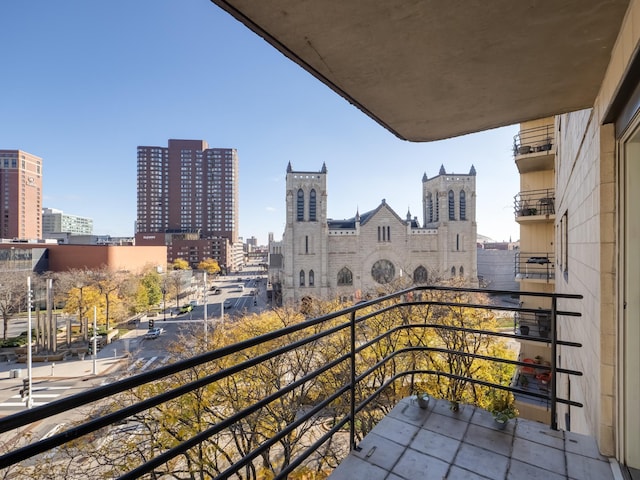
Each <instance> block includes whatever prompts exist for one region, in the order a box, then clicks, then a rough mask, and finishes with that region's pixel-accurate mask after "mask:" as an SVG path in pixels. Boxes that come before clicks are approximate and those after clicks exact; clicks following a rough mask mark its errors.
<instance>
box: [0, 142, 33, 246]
mask: <svg viewBox="0 0 640 480" xmlns="http://www.w3.org/2000/svg"><path fill="white" fill-rule="evenodd" d="M0 201H1V202H2V207H1V208H0V210H1V212H2V217H1V219H0V238H11V239H12V238H17V239H20V240H35V239H40V238H42V159H41V158H40V157H36V156H35V155H31V154H30V153H27V152H24V151H22V150H0Z"/></svg>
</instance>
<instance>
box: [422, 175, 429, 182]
mask: <svg viewBox="0 0 640 480" xmlns="http://www.w3.org/2000/svg"><path fill="white" fill-rule="evenodd" d="M427 180H429V177H427V172H424V175H422V183H424V182H426V181H427Z"/></svg>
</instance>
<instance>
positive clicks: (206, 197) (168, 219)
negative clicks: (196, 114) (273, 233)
mask: <svg viewBox="0 0 640 480" xmlns="http://www.w3.org/2000/svg"><path fill="white" fill-rule="evenodd" d="M238 243H239V239H238V153H237V151H236V150H235V149H232V148H209V147H208V145H207V142H205V141H204V140H169V144H168V147H156V146H139V147H138V214H137V223H136V244H138V245H150V244H164V245H167V246H168V247H169V248H168V259H167V260H168V261H169V262H173V261H174V260H176V259H177V258H183V259H185V260H187V261H188V262H189V263H190V264H191V266H192V267H195V266H196V265H197V263H199V262H200V260H202V259H204V258H208V257H211V258H215V259H216V260H218V262H219V263H220V265H221V266H224V267H226V268H227V270H235V268H236V267H237V266H238V265H236V264H235V263H236V260H235V259H236V258H237V257H236V256H235V255H234V254H233V251H234V249H236V248H238V247H237V244H238ZM240 248H241V246H240Z"/></svg>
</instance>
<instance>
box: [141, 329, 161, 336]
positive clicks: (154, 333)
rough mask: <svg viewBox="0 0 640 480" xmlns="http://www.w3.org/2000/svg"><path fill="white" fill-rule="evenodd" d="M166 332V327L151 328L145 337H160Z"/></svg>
mask: <svg viewBox="0 0 640 480" xmlns="http://www.w3.org/2000/svg"><path fill="white" fill-rule="evenodd" d="M163 333H164V328H150V329H149V331H148V332H147V333H145V334H144V338H158V337H159V336H160V335H162V334H163Z"/></svg>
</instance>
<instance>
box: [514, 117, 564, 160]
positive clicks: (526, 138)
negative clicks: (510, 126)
mask: <svg viewBox="0 0 640 480" xmlns="http://www.w3.org/2000/svg"><path fill="white" fill-rule="evenodd" d="M553 132H554V126H553V124H549V125H543V126H540V127H535V128H528V129H524V130H520V131H519V132H518V133H517V134H516V135H515V136H514V137H513V155H514V156H517V155H527V154H530V153H537V152H547V153H548V152H550V151H551V149H552V148H553Z"/></svg>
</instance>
